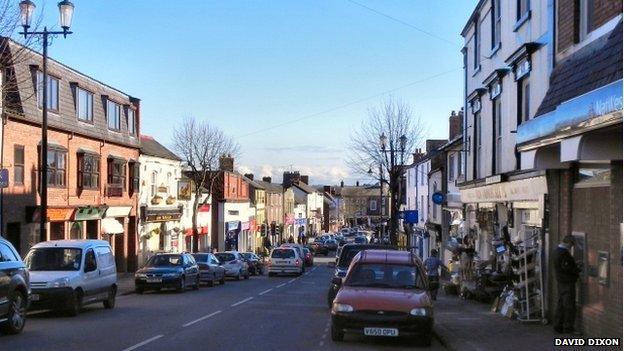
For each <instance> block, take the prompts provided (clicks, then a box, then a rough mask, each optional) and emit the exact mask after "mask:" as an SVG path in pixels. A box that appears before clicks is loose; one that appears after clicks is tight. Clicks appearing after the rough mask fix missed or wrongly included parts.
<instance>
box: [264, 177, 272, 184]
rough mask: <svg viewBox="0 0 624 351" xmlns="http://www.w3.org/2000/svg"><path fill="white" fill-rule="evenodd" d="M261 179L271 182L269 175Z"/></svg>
mask: <svg viewBox="0 0 624 351" xmlns="http://www.w3.org/2000/svg"><path fill="white" fill-rule="evenodd" d="M262 181H263V182H267V183H270V182H271V177H262Z"/></svg>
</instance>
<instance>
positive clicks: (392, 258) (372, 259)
mask: <svg viewBox="0 0 624 351" xmlns="http://www.w3.org/2000/svg"><path fill="white" fill-rule="evenodd" d="M358 256H359V257H358ZM354 261H356V262H358V263H390V264H417V260H416V259H415V256H414V255H413V254H412V253H411V252H409V251H397V250H365V251H361V252H360V253H359V254H358V255H357V256H356V257H355V258H354Z"/></svg>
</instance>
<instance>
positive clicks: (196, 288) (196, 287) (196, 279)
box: [193, 275, 199, 290]
mask: <svg viewBox="0 0 624 351" xmlns="http://www.w3.org/2000/svg"><path fill="white" fill-rule="evenodd" d="M193 290H199V275H197V277H195V284H193Z"/></svg>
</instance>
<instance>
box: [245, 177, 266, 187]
mask: <svg viewBox="0 0 624 351" xmlns="http://www.w3.org/2000/svg"><path fill="white" fill-rule="evenodd" d="M242 177H243V180H244V181H245V182H247V184H249V185H251V186H253V187H254V188H256V189H262V190H264V189H265V188H264V185H262V184H260V182H256V181H255V180H251V179H249V178H247V177H245V176H242Z"/></svg>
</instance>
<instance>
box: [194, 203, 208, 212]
mask: <svg viewBox="0 0 624 351" xmlns="http://www.w3.org/2000/svg"><path fill="white" fill-rule="evenodd" d="M197 210H198V211H199V212H210V204H203V205H200V206H199V207H198V208H197Z"/></svg>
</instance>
